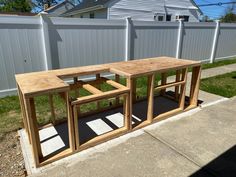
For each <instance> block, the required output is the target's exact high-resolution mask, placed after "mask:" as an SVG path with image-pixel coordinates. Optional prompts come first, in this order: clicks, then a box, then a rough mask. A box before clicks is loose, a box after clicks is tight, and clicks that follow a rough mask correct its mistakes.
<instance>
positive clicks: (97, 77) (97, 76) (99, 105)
mask: <svg viewBox="0 0 236 177" xmlns="http://www.w3.org/2000/svg"><path fill="white" fill-rule="evenodd" d="M100 78H101V75H100V74H96V80H98V79H100ZM97 88H98V89H99V90H100V88H101V87H100V84H98V85H97ZM100 108H101V104H100V102H99V101H97V110H100Z"/></svg>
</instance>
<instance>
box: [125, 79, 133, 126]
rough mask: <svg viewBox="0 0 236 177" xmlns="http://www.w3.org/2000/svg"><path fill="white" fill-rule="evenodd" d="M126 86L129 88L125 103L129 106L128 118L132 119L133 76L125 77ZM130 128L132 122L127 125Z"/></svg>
mask: <svg viewBox="0 0 236 177" xmlns="http://www.w3.org/2000/svg"><path fill="white" fill-rule="evenodd" d="M126 84H127V87H128V88H129V102H128V103H127V104H128V105H127V106H128V107H129V120H130V121H132V114H133V78H127V79H126ZM131 128H132V123H131V124H130V125H129V129H131Z"/></svg>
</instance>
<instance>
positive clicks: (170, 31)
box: [131, 21, 178, 59]
mask: <svg viewBox="0 0 236 177" xmlns="http://www.w3.org/2000/svg"><path fill="white" fill-rule="evenodd" d="M132 29H133V30H132V31H131V34H132V35H131V58H135V59H138V58H147V57H156V56H171V57H175V55H176V44H177V34H178V23H167V22H165V23H156V22H154V23H153V22H139V21H134V22H133V28H132Z"/></svg>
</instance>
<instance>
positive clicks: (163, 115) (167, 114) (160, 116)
mask: <svg viewBox="0 0 236 177" xmlns="http://www.w3.org/2000/svg"><path fill="white" fill-rule="evenodd" d="M180 112H183V110H182V109H181V108H176V109H173V110H171V111H168V112H165V113H162V114H159V115H158V116H156V117H155V118H154V120H159V121H160V120H164V119H166V118H168V117H170V116H173V115H175V114H177V113H180Z"/></svg>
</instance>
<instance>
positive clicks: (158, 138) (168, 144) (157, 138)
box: [143, 130, 218, 177]
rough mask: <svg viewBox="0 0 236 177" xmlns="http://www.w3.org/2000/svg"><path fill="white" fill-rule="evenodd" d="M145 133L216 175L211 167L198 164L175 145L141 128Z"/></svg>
mask: <svg viewBox="0 0 236 177" xmlns="http://www.w3.org/2000/svg"><path fill="white" fill-rule="evenodd" d="M143 131H144V132H145V133H146V134H148V135H149V136H151V137H152V138H154V139H155V140H157V141H159V142H161V143H162V144H164V145H165V146H167V147H168V148H169V149H171V150H173V151H174V152H176V153H177V154H179V155H180V156H182V157H184V158H185V159H187V160H188V161H190V162H192V163H193V164H195V165H196V166H198V167H199V168H201V169H202V170H203V171H205V172H207V173H209V174H211V175H213V176H216V177H217V176H218V175H217V174H216V173H215V172H214V171H213V170H212V169H208V168H204V166H203V167H202V166H201V165H200V164H198V163H197V162H195V161H194V160H193V159H191V158H190V157H189V156H188V155H186V154H184V153H183V152H181V151H180V150H178V149H177V148H176V147H174V146H173V145H171V144H170V143H168V142H166V141H165V140H163V139H161V138H160V137H157V136H156V135H155V136H154V135H152V134H151V133H150V132H148V131H146V130H143Z"/></svg>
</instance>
